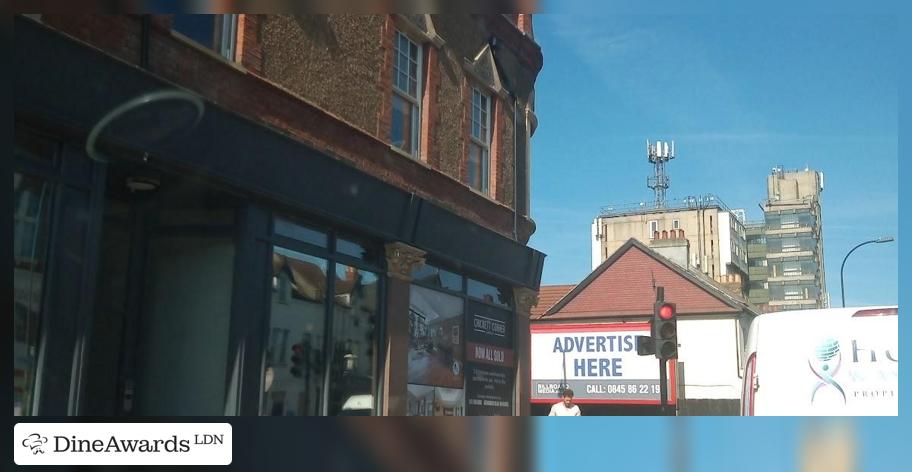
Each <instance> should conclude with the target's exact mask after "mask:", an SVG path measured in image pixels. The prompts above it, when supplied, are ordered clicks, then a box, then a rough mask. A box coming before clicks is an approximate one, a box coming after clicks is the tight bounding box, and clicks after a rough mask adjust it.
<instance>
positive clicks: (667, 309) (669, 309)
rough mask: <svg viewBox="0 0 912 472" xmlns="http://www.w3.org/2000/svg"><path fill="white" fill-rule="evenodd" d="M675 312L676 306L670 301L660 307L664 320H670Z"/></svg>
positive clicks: (660, 314) (660, 313) (660, 316)
mask: <svg viewBox="0 0 912 472" xmlns="http://www.w3.org/2000/svg"><path fill="white" fill-rule="evenodd" d="M674 314H675V310H674V307H673V306H672V305H671V304H669V303H666V304H664V305H662V306H661V307H660V308H659V318H662V319H663V320H670V319H671V318H672V317H673V316H674Z"/></svg>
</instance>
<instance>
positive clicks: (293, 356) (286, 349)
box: [263, 247, 328, 416]
mask: <svg viewBox="0 0 912 472" xmlns="http://www.w3.org/2000/svg"><path fill="white" fill-rule="evenodd" d="M327 266H328V263H327V261H326V260H325V259H322V258H319V257H314V256H310V255H307V254H302V253H299V252H295V251H291V250H288V249H284V248H280V247H276V248H275V249H274V250H273V254H272V274H273V275H272V276H273V277H274V280H278V281H282V282H278V283H275V284H274V285H273V287H274V289H273V294H272V311H271V316H270V324H271V326H270V332H271V333H285V332H288V333H289V335H288V336H289V337H288V341H287V342H274V343H272V345H271V347H270V348H269V349H268V350H267V353H266V372H265V379H264V386H263V389H264V395H263V413H264V414H266V415H271V416H315V415H320V414H322V411H321V410H322V408H321V404H322V399H323V372H324V371H325V366H324V357H323V340H324V336H325V331H326V329H325V313H326V288H327V287H326V281H327V278H326V273H327ZM274 339H276V338H274ZM276 340H277V341H278V339H276ZM282 340H283V341H284V335H283V338H282ZM280 349H281V351H280Z"/></svg>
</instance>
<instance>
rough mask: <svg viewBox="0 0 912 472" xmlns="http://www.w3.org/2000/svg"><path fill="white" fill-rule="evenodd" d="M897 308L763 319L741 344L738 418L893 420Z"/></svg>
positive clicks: (789, 313)
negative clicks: (864, 417) (884, 417)
mask: <svg viewBox="0 0 912 472" xmlns="http://www.w3.org/2000/svg"><path fill="white" fill-rule="evenodd" d="M898 311H899V310H898V308H897V307H895V306H893V307H869V308H828V309H822V310H798V311H784V312H777V313H767V314H763V315H760V316H758V317H756V318H755V319H754V320H753V322H752V323H751V326H750V332H749V334H748V337H747V345H746V346H745V356H744V359H745V362H744V375H743V386H742V389H741V414H742V415H750V416H753V415H758V416H759V415H775V416H816V415H827V416H855V415H869V416H882V415H897V414H898V403H899V389H898V373H899V362H898V359H899V350H898V338H899V335H898V333H899V331H898V324H899V323H898V319H899V316H898Z"/></svg>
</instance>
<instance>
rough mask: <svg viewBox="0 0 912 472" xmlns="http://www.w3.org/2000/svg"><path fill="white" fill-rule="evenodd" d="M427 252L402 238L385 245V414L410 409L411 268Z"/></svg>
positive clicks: (420, 263)
mask: <svg viewBox="0 0 912 472" xmlns="http://www.w3.org/2000/svg"><path fill="white" fill-rule="evenodd" d="M424 256H425V252H424V251H422V250H420V249H417V248H414V247H412V246H409V245H407V244H403V243H400V242H395V243H389V244H387V245H386V267H387V272H386V275H388V277H387V283H386V347H385V349H386V356H385V362H384V366H383V371H384V375H383V408H382V410H381V411H382V412H383V415H385V416H402V415H405V414H407V413H408V344H409V297H410V292H411V290H410V284H411V282H412V277H411V274H412V269H413V268H414V267H415V266H417V265H422V264H424Z"/></svg>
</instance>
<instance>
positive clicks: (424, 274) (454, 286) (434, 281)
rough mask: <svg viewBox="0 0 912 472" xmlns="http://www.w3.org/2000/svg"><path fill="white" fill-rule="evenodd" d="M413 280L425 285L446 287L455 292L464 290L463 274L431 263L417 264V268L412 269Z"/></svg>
mask: <svg viewBox="0 0 912 472" xmlns="http://www.w3.org/2000/svg"><path fill="white" fill-rule="evenodd" d="M412 280H414V281H415V282H419V283H422V284H425V285H431V286H434V287H440V288H445V289H448V290H452V291H454V292H461V291H462V276H461V275H459V274H455V273H453V272H450V271H448V270H444V269H441V268H439V267H435V266H432V265H430V264H419V265H417V266H415V268H414V269H412Z"/></svg>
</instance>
